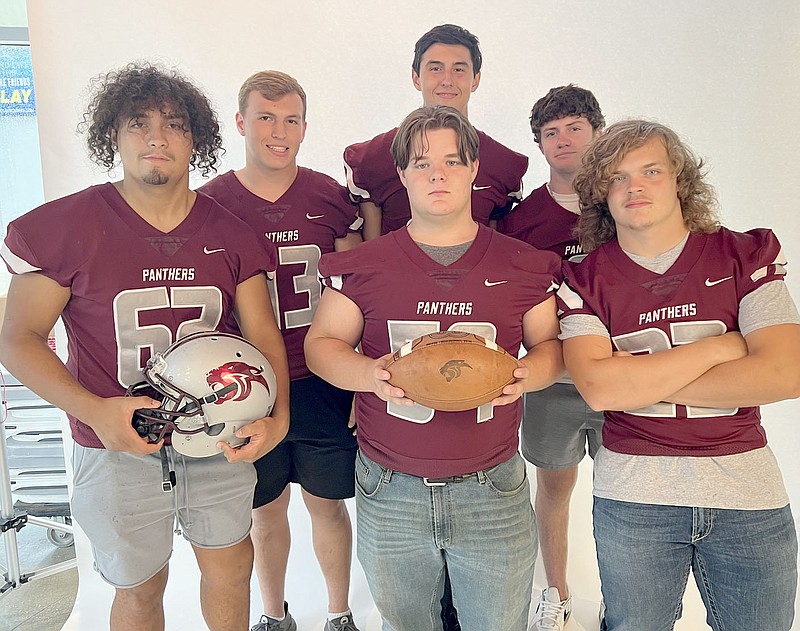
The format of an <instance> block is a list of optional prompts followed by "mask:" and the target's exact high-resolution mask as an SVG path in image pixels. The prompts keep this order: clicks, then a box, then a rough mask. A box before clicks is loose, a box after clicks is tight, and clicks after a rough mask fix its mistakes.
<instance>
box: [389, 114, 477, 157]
mask: <svg viewBox="0 0 800 631" xmlns="http://www.w3.org/2000/svg"><path fill="white" fill-rule="evenodd" d="M437 129H452V130H453V131H454V132H456V138H457V142H458V157H459V158H461V161H462V162H464V163H468V162H475V160H477V159H478V149H479V147H480V139H479V138H478V132H477V131H475V128H474V127H473V126H472V125H471V124H470V122H469V121H468V120H467V118H466V116H464V115H463V114H462V113H461V112H459V111H458V110H457V109H455V108H454V107H450V106H448V105H428V106H425V107H420V108H419V109H416V110H414V111H413V112H411V114H409V115H408V116H406V117H405V119H404V120H403V122H402V123H400V127H399V128H398V130H397V134H396V135H395V137H394V140H393V141H392V157H393V158H394V163H395V166H397V167H399V168H400V169H401V170H405V169H406V168H407V167H408V165H409V164H410V162H411V161H412V160H416V159H417V158H418V157H419V156H420V152H421V151H422V152H425V151H427V147H426V145H427V142H426V140H427V134H428V132H429V131H434V130H437Z"/></svg>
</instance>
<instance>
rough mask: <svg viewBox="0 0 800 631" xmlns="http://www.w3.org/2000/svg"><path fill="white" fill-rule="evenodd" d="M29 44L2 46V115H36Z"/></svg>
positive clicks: (0, 93)
mask: <svg viewBox="0 0 800 631" xmlns="http://www.w3.org/2000/svg"><path fill="white" fill-rule="evenodd" d="M35 115H36V96H35V94H34V91H33V68H32V67H31V49H30V47H29V46H0V116H35Z"/></svg>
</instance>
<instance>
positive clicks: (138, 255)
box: [3, 184, 277, 448]
mask: <svg viewBox="0 0 800 631" xmlns="http://www.w3.org/2000/svg"><path fill="white" fill-rule="evenodd" d="M3 258H4V260H5V262H6V264H7V266H8V268H9V270H10V271H11V272H12V273H24V272H28V271H39V272H40V273H41V274H43V275H45V276H47V277H48V278H52V279H53V280H54V281H56V282H57V283H58V284H59V285H61V286H62V287H69V289H70V291H71V293H72V296H71V298H70V300H69V302H68V303H67V305H66V307H64V311H63V313H62V318H63V320H64V326H65V328H66V330H67V338H68V351H69V359H68V361H67V368H68V369H69V371H70V372H71V373H72V375H73V376H74V377H75V379H77V381H78V383H80V384H81V385H82V386H83V387H84V388H86V389H87V390H89V391H91V392H93V393H94V394H96V395H98V396H101V397H111V396H119V395H122V394H124V393H125V388H126V387H127V386H129V385H130V384H132V383H136V382H138V381H141V380H142V372H141V371H142V368H143V367H144V366H145V364H146V363H147V360H148V358H149V357H150V356H151V355H152V354H154V353H156V352H158V351H163V350H165V349H166V348H167V347H168V346H169V345H170V344H171V343H172V342H173V341H174V340H176V339H178V338H180V337H183V336H185V335H188V334H190V333H194V332H196V331H213V330H223V329H224V323H225V322H226V320H227V319H228V317H229V316H230V314H231V313H232V311H233V306H234V297H235V294H236V286H237V285H238V284H239V283H241V282H243V281H245V280H247V279H248V278H250V277H252V276H254V275H255V274H258V273H261V272H264V271H267V272H271V271H273V270H274V269H275V267H276V265H277V257H276V254H275V251H274V248H272V247H271V246H270V245H269V244H267V243H265V242H264V240H263V239H259V238H258V235H257V234H255V233H254V232H253V231H252V230H251V229H250V228H249V227H248V226H247V225H246V224H245V223H244V222H242V221H241V220H239V219H237V218H236V217H234V216H233V215H231V214H230V213H229V212H228V211H226V210H225V209H224V208H222V207H221V206H220V205H219V204H217V203H216V202H214V200H212V199H211V198H209V197H206V196H205V195H201V194H198V195H197V199H196V201H195V203H194V206H193V207H192V209H191V211H190V212H189V214H188V216H187V217H186V219H184V220H183V222H182V223H181V224H180V225H179V226H177V227H176V228H175V229H174V230H172V231H171V232H169V233H163V232H161V231H159V230H157V229H156V228H154V227H153V226H151V225H150V224H149V223H147V222H146V221H145V220H144V219H142V218H141V217H140V216H139V215H137V214H136V213H135V212H134V211H133V209H131V207H130V206H128V204H127V203H126V202H125V201H124V200H123V198H122V197H121V196H120V194H119V193H118V192H117V190H116V188H114V186H113V185H112V184H103V185H100V186H93V187H91V188H88V189H86V190H84V191H81V192H79V193H75V194H73V195H70V196H68V197H64V198H62V199H58V200H55V201H52V202H49V203H47V204H44V205H43V206H40V207H39V208H37V209H35V210H32V211H31V212H29V213H27V214H25V215H23V216H22V217H20V218H19V219H17V220H15V221H13V222H12V223H11V224H10V225H9V227H8V235H7V236H6V239H5V247H4V248H3ZM70 425H71V427H72V434H73V436H74V438H75V441H76V442H77V443H78V444H80V445H83V446H84V447H97V448H101V447H102V446H103V445H102V443H101V442H100V440H99V439H98V438H97V436H96V435H95V433H94V432H93V431H92V429H91V428H89V427H88V426H87V425H84V424H83V423H81V422H80V421H79V420H78V419H76V418H74V417H70Z"/></svg>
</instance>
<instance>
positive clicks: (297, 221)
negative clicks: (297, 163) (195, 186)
mask: <svg viewBox="0 0 800 631" xmlns="http://www.w3.org/2000/svg"><path fill="white" fill-rule="evenodd" d="M200 191H202V192H203V193H205V194H206V195H210V196H211V197H213V198H214V199H215V200H217V202H219V203H220V204H222V205H223V206H224V207H225V208H227V209H228V210H229V211H230V212H232V213H233V214H234V215H236V216H237V217H239V218H240V219H242V220H243V221H244V222H245V223H247V224H248V225H249V226H251V227H252V228H253V229H254V230H255V231H256V232H258V233H259V234H261V235H263V236H265V237H266V238H268V239H270V240H271V241H272V242H273V243H274V245H275V248H276V249H277V251H278V263H279V266H278V270H277V272H276V273H275V278H274V280H273V281H272V282H270V296H271V298H272V306H273V307H274V309H275V318H276V320H277V321H278V328H280V330H281V333H282V334H283V341H284V343H285V344H286V353H287V355H288V356H289V374H290V376H291V378H292V379H301V378H303V377H308V376H309V375H310V374H311V372H310V371H309V370H308V368H307V367H306V360H305V354H304V353H303V341H304V340H305V337H306V333H307V332H308V327H309V326H310V325H311V318H312V317H313V316H314V312H315V311H316V310H317V304H319V299H320V295H321V293H322V285H321V283H320V280H319V276H318V274H317V265H318V264H319V259H320V256H322V255H323V254H326V253H327V252H333V251H334V242H335V241H336V239H339V238H341V237H345V236H347V233H348V232H349V231H350V230H357V229H358V227H359V224H360V223H361V219H360V218H359V217H358V216H357V215H358V208H357V207H356V206H355V205H354V204H353V203H352V202H351V201H350V199H349V197H348V194H347V190H346V189H345V188H344V187H343V186H342V185H341V184H339V183H338V182H336V180H334V179H333V178H331V177H329V176H327V175H324V174H323V173H318V172H317V171H312V170H311V169H306V168H303V167H300V168H298V170H297V177H296V178H295V180H294V182H293V183H292V185H291V186H290V187H289V189H288V190H287V191H286V192H285V193H284V194H283V195H282V196H281V197H280V199H278V200H276V201H275V202H270V201H267V200H265V199H263V198H261V197H259V196H257V195H255V194H254V193H251V192H250V191H249V190H247V189H246V188H245V187H244V185H243V184H242V183H241V182H240V181H239V179H238V178H237V177H236V174H235V173H234V172H233V171H229V172H228V173H225V174H223V175H220V176H219V177H217V178H215V179H213V180H212V181H211V182H209V183H208V184H205V185H204V186H203V187H202V188H201V189H200ZM276 290H277V291H276Z"/></svg>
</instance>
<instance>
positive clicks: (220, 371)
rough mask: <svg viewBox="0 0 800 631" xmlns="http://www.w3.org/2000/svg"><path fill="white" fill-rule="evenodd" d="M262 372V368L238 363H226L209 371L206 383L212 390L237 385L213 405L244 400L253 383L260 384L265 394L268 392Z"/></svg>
mask: <svg viewBox="0 0 800 631" xmlns="http://www.w3.org/2000/svg"><path fill="white" fill-rule="evenodd" d="M263 372H264V369H263V368H256V367H254V366H250V365H248V364H245V363H244V362H239V361H235V362H228V363H227V364H223V365H222V366H219V367H218V368H214V369H213V370H210V371H209V372H208V374H207V375H206V381H207V382H208V385H209V386H211V389H212V390H214V391H219V390H222V389H224V388H226V387H227V386H229V385H231V384H233V383H235V384H236V385H237V388H236V390H229V391H227V392H225V393H224V394H222V396H220V397H219V399H217V400H216V401H214V405H221V404H223V403H224V402H225V401H241V400H242V399H246V398H247V397H248V396H250V393H251V392H252V390H253V384H254V383H260V384H261V385H262V386H264V387H265V388H266V389H267V392H270V388H269V384H268V383H267V380H266V379H264V377H263V375H262V373H263Z"/></svg>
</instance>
